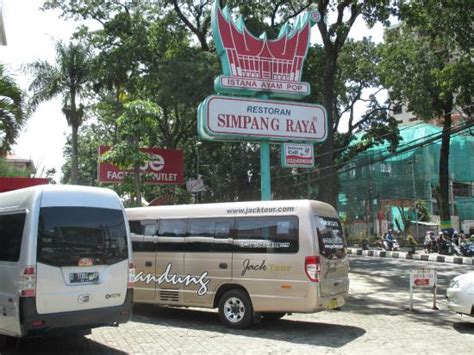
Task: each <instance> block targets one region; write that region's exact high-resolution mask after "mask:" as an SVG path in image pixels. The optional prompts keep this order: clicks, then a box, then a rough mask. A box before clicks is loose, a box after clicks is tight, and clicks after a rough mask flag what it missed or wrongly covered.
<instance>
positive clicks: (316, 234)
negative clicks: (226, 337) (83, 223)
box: [126, 200, 349, 328]
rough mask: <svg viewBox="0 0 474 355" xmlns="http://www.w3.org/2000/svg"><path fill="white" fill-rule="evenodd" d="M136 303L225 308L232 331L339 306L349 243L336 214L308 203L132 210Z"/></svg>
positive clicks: (346, 285)
mask: <svg viewBox="0 0 474 355" xmlns="http://www.w3.org/2000/svg"><path fill="white" fill-rule="evenodd" d="M126 212H127V216H128V219H129V223H130V231H131V238H132V247H133V259H134V261H135V266H136V272H137V274H136V278H135V290H134V302H136V303H155V304H161V305H170V306H186V307H188V306H189V307H205V308H218V309H219V317H220V319H221V321H222V322H223V323H224V324H225V325H226V326H228V327H232V328H245V327H248V326H250V325H251V324H252V323H253V322H254V320H258V319H259V318H260V316H261V317H264V318H269V319H279V318H281V317H283V316H284V315H285V314H286V313H292V312H300V313H312V312H317V311H321V310H325V309H333V308H338V307H341V306H342V305H343V304H344V302H345V301H344V299H345V297H346V296H347V294H348V290H349V278H348V260H347V256H346V243H345V239H344V234H343V230H342V227H341V223H340V221H339V219H338V215H337V213H336V211H335V209H334V208H333V207H331V206H330V205H328V204H325V203H322V202H318V201H309V200H289V201H258V202H235V203H214V204H196V205H182V206H160V207H140V208H129V209H126Z"/></svg>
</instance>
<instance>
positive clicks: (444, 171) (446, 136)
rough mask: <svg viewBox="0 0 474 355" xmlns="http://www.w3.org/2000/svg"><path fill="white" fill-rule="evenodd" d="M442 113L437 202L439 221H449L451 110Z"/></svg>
mask: <svg viewBox="0 0 474 355" xmlns="http://www.w3.org/2000/svg"><path fill="white" fill-rule="evenodd" d="M445 112H449V113H447V114H445V115H444V123H443V137H442V140H441V152H440V157H439V189H438V203H439V215H440V219H441V221H449V220H450V218H451V216H450V215H451V214H450V211H449V143H450V138H451V133H450V130H451V113H450V112H451V110H446V111H445Z"/></svg>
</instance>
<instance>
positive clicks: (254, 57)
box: [198, 0, 327, 200]
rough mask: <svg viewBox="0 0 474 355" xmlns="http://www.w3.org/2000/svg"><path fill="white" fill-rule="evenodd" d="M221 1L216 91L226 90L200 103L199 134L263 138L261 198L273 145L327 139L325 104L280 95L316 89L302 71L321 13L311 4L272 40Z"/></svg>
mask: <svg viewBox="0 0 474 355" xmlns="http://www.w3.org/2000/svg"><path fill="white" fill-rule="evenodd" d="M219 3H220V1H218V0H215V1H214V4H213V7H212V12H211V25H212V35H213V37H214V41H215V44H216V51H217V54H218V55H219V57H220V60H221V64H222V73H223V74H222V75H220V76H219V77H217V78H216V80H215V81H214V90H215V91H216V92H217V93H219V94H221V95H219V96H217V95H211V96H209V97H207V98H206V99H205V100H204V101H203V102H202V103H201V104H200V105H199V108H198V134H199V136H200V138H202V139H206V140H211V141H227V142H231V141H246V142H255V143H259V144H260V179H261V180H260V187H261V199H262V200H271V195H272V194H271V171H270V144H271V143H272V142H278V143H282V142H300V143H315V142H323V141H324V140H325V139H326V136H327V114H326V110H325V109H324V107H322V106H321V105H315V104H307V103H297V102H292V101H289V102H288V101H279V100H274V99H291V100H295V99H296V100H299V99H302V98H304V97H306V96H308V95H309V94H310V93H311V88H310V85H309V84H308V83H306V82H302V81H301V76H302V71H303V63H304V60H305V59H306V54H307V52H308V46H309V43H310V35H311V27H312V26H313V25H315V24H316V23H317V22H319V21H320V20H321V15H320V14H319V12H318V11H317V10H316V9H315V8H314V7H310V9H309V10H308V11H306V12H304V13H302V14H300V15H299V16H298V17H297V19H296V20H295V22H294V23H293V24H289V23H285V24H284V25H283V26H282V27H281V30H280V32H279V34H278V37H277V38H276V39H274V40H268V39H267V35H266V34H265V33H263V34H262V35H260V36H259V37H256V36H254V35H252V34H251V33H250V32H249V31H248V30H247V28H246V27H245V24H244V21H243V19H239V20H237V21H235V20H234V19H232V16H231V12H230V10H229V9H228V8H227V7H225V8H224V9H221V7H220V4H219ZM239 96H245V97H246V98H241V97H239Z"/></svg>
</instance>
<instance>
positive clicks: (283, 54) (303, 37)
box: [211, 1, 321, 98]
mask: <svg viewBox="0 0 474 355" xmlns="http://www.w3.org/2000/svg"><path fill="white" fill-rule="evenodd" d="M219 3H220V2H219V1H215V2H214V6H213V8H212V13H211V26H212V32H213V36H214V41H215V44H216V50H217V53H218V54H219V56H220V58H221V63H222V67H223V72H224V75H222V76H220V77H219V78H218V80H217V81H216V83H215V89H216V91H217V92H222V93H229V94H232V93H233V92H236V91H237V92H240V94H243V95H247V96H249V95H250V96H253V94H254V93H258V92H266V93H268V94H269V95H270V96H273V97H282V98H284V97H288V98H303V97H304V96H307V95H309V94H310V86H309V84H308V83H305V82H301V81H300V80H301V75H302V72H303V62H304V60H305V58H306V54H307V52H308V45H309V43H310V35H311V26H313V25H314V24H316V23H317V22H319V20H320V19H321V16H320V14H319V12H318V11H317V10H316V9H315V8H311V9H309V11H305V12H304V13H301V14H300V15H299V16H298V17H297V19H296V21H295V23H294V24H293V25H290V24H288V23H286V24H285V25H283V26H282V28H281V29H280V33H279V34H278V38H276V39H274V40H268V39H267V37H266V35H263V36H260V38H257V37H255V36H254V35H253V34H251V33H250V32H249V31H248V30H247V28H246V27H245V25H244V21H243V19H239V20H238V21H237V22H235V21H234V20H233V19H232V16H231V13H230V10H229V9H228V8H227V7H226V8H224V10H222V9H221V8H220V5H219Z"/></svg>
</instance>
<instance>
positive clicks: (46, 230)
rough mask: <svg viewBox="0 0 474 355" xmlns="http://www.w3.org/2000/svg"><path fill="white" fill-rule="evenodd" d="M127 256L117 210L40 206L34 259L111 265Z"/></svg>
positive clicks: (65, 263) (122, 221)
mask: <svg viewBox="0 0 474 355" xmlns="http://www.w3.org/2000/svg"><path fill="white" fill-rule="evenodd" d="M127 258H128V246H127V232H126V228H125V223H124V217H123V213H122V211H120V210H114V209H107V208H92V207H43V208H41V210H40V218H39V225H38V253H37V260H38V262H41V263H44V264H48V265H52V266H78V265H79V263H80V261H81V260H84V259H89V260H91V261H92V263H93V265H111V264H115V263H118V262H120V261H122V260H125V259H127Z"/></svg>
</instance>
